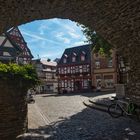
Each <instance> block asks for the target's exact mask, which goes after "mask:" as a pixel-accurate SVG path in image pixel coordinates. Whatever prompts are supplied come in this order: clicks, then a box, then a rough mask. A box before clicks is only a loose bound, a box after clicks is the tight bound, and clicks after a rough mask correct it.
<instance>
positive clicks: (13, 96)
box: [0, 80, 27, 140]
mask: <svg viewBox="0 0 140 140" xmlns="http://www.w3.org/2000/svg"><path fill="white" fill-rule="evenodd" d="M26 93H27V92H26V90H24V89H22V88H21V87H19V86H17V84H15V83H13V81H10V82H6V81H1V80H0V139H1V140H15V139H16V137H17V136H18V135H20V134H23V133H24V132H26V130H27V103H26Z"/></svg>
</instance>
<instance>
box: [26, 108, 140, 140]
mask: <svg viewBox="0 0 140 140" xmlns="http://www.w3.org/2000/svg"><path fill="white" fill-rule="evenodd" d="M29 132H30V134H29V135H25V137H24V140H140V123H138V122H135V121H133V120H130V119H126V118H119V119H113V118H111V117H110V116H109V115H108V114H107V113H102V112H100V111H96V110H92V109H90V108H85V109H84V110H82V111H81V112H79V113H77V114H75V115H73V116H71V117H70V118H61V119H60V121H58V122H54V123H52V124H50V125H49V126H43V127H40V128H38V129H30V130H29Z"/></svg>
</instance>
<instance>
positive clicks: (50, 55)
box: [39, 51, 63, 59]
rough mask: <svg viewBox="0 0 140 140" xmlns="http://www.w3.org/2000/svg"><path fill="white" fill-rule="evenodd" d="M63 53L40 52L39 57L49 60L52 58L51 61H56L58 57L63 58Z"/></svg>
mask: <svg viewBox="0 0 140 140" xmlns="http://www.w3.org/2000/svg"><path fill="white" fill-rule="evenodd" d="M62 53H63V52H59V51H56V52H52V51H49V52H48V51H47V52H44V51H42V52H40V54H39V56H40V58H42V59H47V58H51V59H55V58H57V57H61V55H62Z"/></svg>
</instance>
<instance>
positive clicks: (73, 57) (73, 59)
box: [72, 53, 77, 62]
mask: <svg viewBox="0 0 140 140" xmlns="http://www.w3.org/2000/svg"><path fill="white" fill-rule="evenodd" d="M76 56H77V55H76V53H73V55H72V62H76Z"/></svg>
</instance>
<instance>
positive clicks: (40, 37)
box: [21, 30, 61, 45]
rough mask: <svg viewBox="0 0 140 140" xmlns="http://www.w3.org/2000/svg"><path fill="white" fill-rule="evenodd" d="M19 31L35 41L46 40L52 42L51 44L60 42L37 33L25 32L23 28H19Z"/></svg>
mask: <svg viewBox="0 0 140 140" xmlns="http://www.w3.org/2000/svg"><path fill="white" fill-rule="evenodd" d="M21 32H22V34H23V35H26V36H28V37H31V38H32V39H36V40H37V41H40V40H42V41H48V42H50V43H53V44H56V45H61V43H59V42H56V41H53V40H51V39H47V38H44V37H42V36H39V35H36V34H35V33H33V32H27V31H25V30H21ZM32 41H33V40H32Z"/></svg>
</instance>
